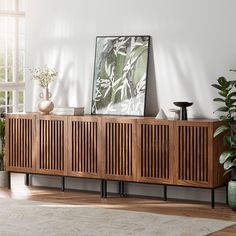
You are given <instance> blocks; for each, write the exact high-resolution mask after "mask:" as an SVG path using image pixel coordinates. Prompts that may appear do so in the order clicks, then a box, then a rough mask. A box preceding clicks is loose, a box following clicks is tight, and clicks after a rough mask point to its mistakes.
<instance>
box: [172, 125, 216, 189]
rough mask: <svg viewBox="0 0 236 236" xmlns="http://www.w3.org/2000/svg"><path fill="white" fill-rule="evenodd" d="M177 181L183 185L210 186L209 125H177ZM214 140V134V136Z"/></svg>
mask: <svg viewBox="0 0 236 236" xmlns="http://www.w3.org/2000/svg"><path fill="white" fill-rule="evenodd" d="M175 131H176V136H175V137H176V144H177V146H176V150H178V151H177V152H176V154H177V157H176V160H177V166H176V167H177V173H178V175H177V177H176V178H177V179H176V183H177V184H181V185H193V186H195V184H196V185H199V186H209V185H210V184H211V183H210V182H209V176H210V174H211V173H210V171H209V168H208V167H209V160H210V156H209V152H208V146H209V139H208V137H209V134H208V133H209V127H208V123H206V124H204V123H202V124H201V125H199V124H198V123H196V124H194V123H193V122H192V124H191V123H187V125H186V123H185V124H183V125H182V124H179V123H178V122H177V123H176V129H175ZM212 138H213V134H212Z"/></svg>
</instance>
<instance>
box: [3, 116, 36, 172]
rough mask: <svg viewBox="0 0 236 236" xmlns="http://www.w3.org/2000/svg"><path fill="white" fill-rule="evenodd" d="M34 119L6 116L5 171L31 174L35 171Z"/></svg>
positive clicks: (31, 117) (32, 117)
mask: <svg viewBox="0 0 236 236" xmlns="http://www.w3.org/2000/svg"><path fill="white" fill-rule="evenodd" d="M34 138H35V117H34V116H32V115H7V118H6V156H7V162H6V164H7V166H6V168H7V170H8V171H17V172H33V171H34V170H35V153H34V152H33V147H34V145H35V141H34Z"/></svg>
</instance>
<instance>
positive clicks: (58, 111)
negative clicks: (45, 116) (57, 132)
mask: <svg viewBox="0 0 236 236" xmlns="http://www.w3.org/2000/svg"><path fill="white" fill-rule="evenodd" d="M52 113H53V114H54V115H71V116H81V115H84V107H56V108H54V109H53V112H52Z"/></svg>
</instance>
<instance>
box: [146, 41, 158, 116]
mask: <svg viewBox="0 0 236 236" xmlns="http://www.w3.org/2000/svg"><path fill="white" fill-rule="evenodd" d="M149 53H150V54H149V65H148V76H147V90H146V102H145V116H156V114H157V113H158V110H159V105H158V101H157V88H156V72H155V62H154V56H153V43H152V38H151V40H150V52H149Z"/></svg>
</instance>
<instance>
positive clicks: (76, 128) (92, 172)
mask: <svg viewBox="0 0 236 236" xmlns="http://www.w3.org/2000/svg"><path fill="white" fill-rule="evenodd" d="M68 130H69V132H68V135H69V137H68V138H69V140H70V142H69V145H68V153H69V165H68V175H70V176H81V177H91V178H99V177H101V176H100V174H101V170H100V165H101V162H100V161H99V160H100V149H101V147H100V144H98V143H100V140H99V139H101V138H100V136H99V133H100V119H98V118H96V117H95V118H92V117H90V118H88V117H87V118H86V117H71V118H69V120H68Z"/></svg>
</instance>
